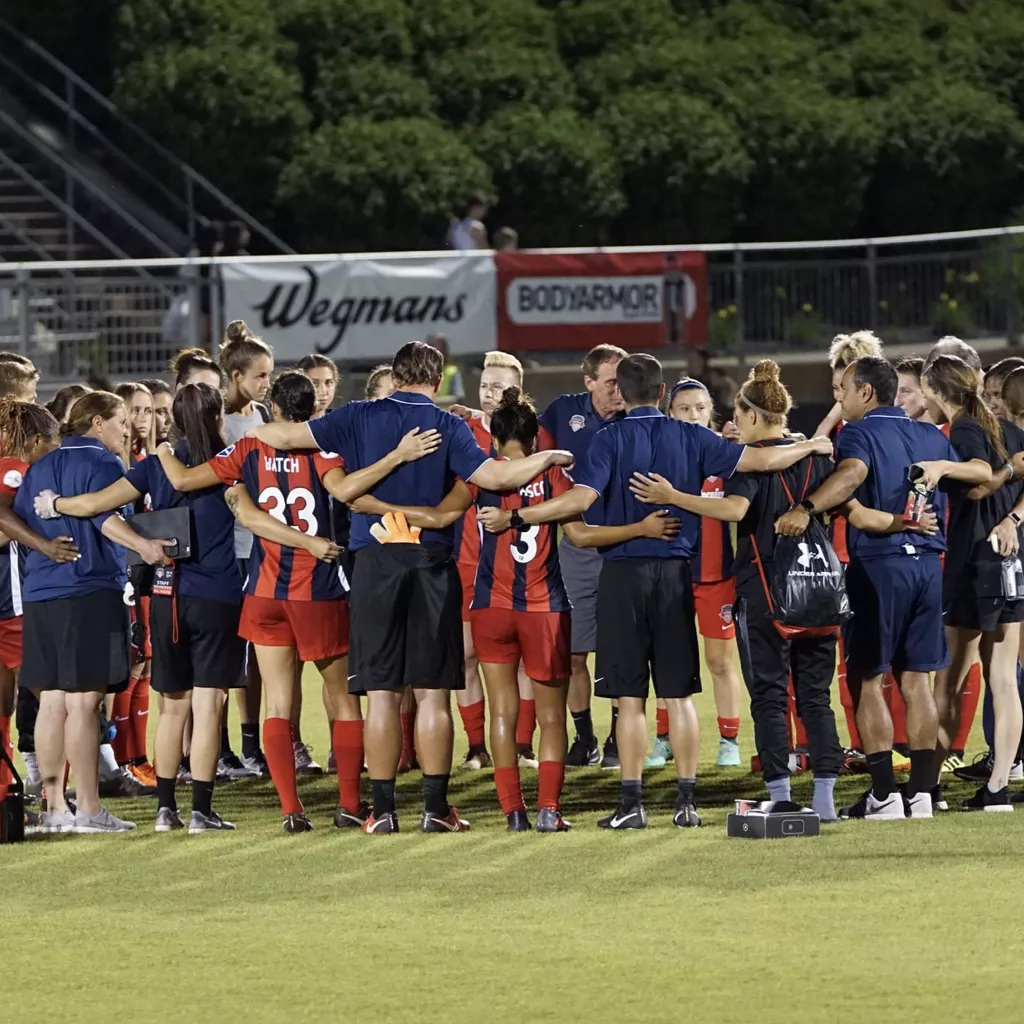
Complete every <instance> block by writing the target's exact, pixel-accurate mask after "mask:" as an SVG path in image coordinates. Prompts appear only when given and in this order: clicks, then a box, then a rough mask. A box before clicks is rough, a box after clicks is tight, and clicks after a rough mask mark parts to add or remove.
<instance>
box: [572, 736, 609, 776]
mask: <svg viewBox="0 0 1024 1024" xmlns="http://www.w3.org/2000/svg"><path fill="white" fill-rule="evenodd" d="M600 763H601V748H600V747H599V746H598V745H597V740H596V739H593V740H590V742H589V743H588V742H587V741H586V740H584V739H581V738H580V736H579V735H577V736H576V739H574V740H573V741H572V746H571V747H570V748H569V753H568V754H566V755H565V766H566V768H586V767H587V766H588V765H595V764H600Z"/></svg>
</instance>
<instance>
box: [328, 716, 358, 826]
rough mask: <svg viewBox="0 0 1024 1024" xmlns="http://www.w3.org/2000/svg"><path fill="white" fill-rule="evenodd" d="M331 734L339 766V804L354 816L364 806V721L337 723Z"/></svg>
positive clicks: (335, 757)
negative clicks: (361, 789)
mask: <svg viewBox="0 0 1024 1024" xmlns="http://www.w3.org/2000/svg"><path fill="white" fill-rule="evenodd" d="M331 734H332V735H331V739H332V741H333V747H334V761H335V764H337V766H338V804H339V806H341V807H344V808H345V810H346V811H351V812H352V813H353V814H354V813H355V812H356V811H358V810H359V807H360V805H361V804H362V799H361V797H360V794H359V776H360V775H362V772H363V720H362V719H361V718H360V719H356V721H354V722H341V721H336V722H335V723H334V728H333V729H332V730H331Z"/></svg>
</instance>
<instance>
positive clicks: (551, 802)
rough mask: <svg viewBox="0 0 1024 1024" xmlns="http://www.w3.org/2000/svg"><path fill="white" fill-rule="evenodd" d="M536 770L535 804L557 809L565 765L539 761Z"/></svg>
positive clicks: (558, 762) (556, 762)
mask: <svg viewBox="0 0 1024 1024" xmlns="http://www.w3.org/2000/svg"><path fill="white" fill-rule="evenodd" d="M660 713H661V712H659V714H660ZM665 714H666V715H667V714H668V712H667V711H666V712H665ZM537 770H538V772H539V774H540V786H539V788H538V790H537V806H538V807H547V808H550V809H551V810H552V811H557V810H558V804H559V801H560V800H561V799H562V783H564V782H565V765H564V764H562V762H561V761H541V763H540V767H539V768H538V769H537Z"/></svg>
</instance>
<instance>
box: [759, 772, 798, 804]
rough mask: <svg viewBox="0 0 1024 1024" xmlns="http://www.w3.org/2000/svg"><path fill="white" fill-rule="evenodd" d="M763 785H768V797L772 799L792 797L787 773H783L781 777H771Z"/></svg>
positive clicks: (788, 798)
mask: <svg viewBox="0 0 1024 1024" xmlns="http://www.w3.org/2000/svg"><path fill="white" fill-rule="evenodd" d="M765 785H766V786H767V787H768V796H769V798H770V799H772V800H774V801H779V800H791V799H792V796H791V793H790V788H789V776H788V775H783V776H782V778H781V779H772V780H771V782H766V783H765Z"/></svg>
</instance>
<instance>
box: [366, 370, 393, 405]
mask: <svg viewBox="0 0 1024 1024" xmlns="http://www.w3.org/2000/svg"><path fill="white" fill-rule="evenodd" d="M394 390H395V378H394V377H393V376H392V375H391V364H390V363H381V364H380V366H375V367H374V368H373V369H372V370H371V371H370V375H369V376H368V377H367V378H366V397H367V398H368V399H370V401H371V402H373V401H376V400H377V399H378V398H387V397H388V395H390V394H391V393H392V392H393V391H394Z"/></svg>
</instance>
